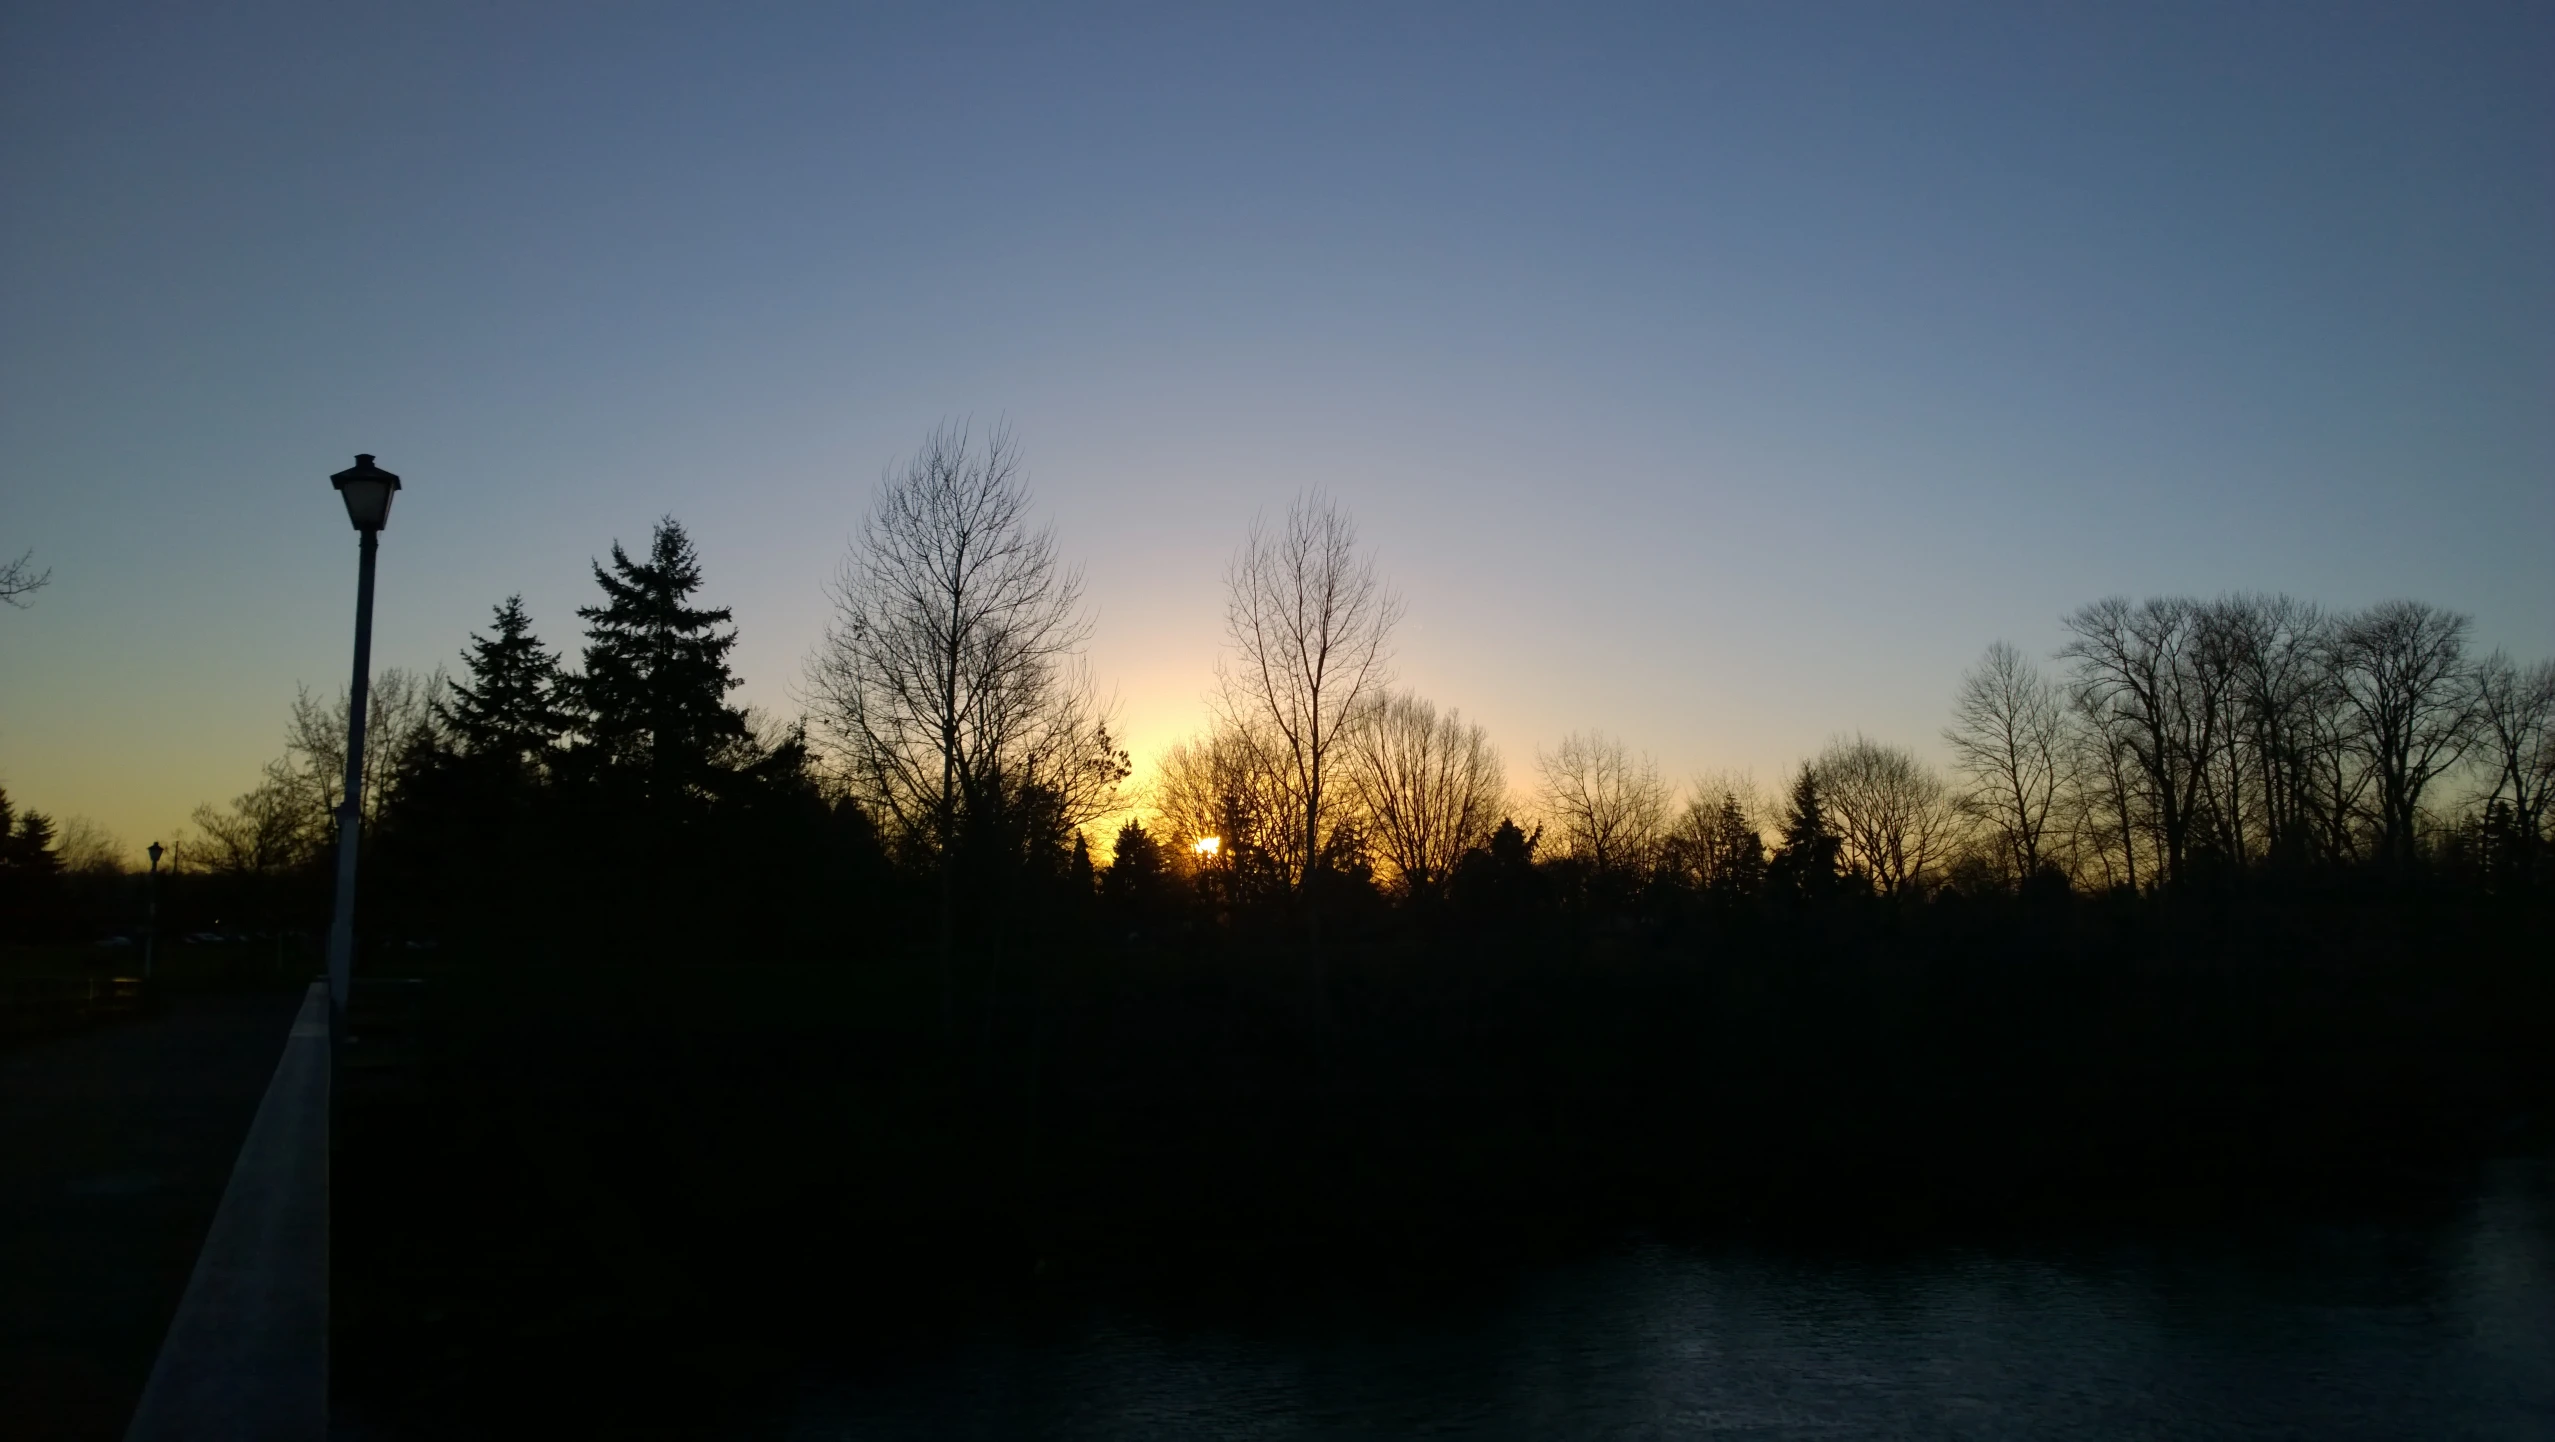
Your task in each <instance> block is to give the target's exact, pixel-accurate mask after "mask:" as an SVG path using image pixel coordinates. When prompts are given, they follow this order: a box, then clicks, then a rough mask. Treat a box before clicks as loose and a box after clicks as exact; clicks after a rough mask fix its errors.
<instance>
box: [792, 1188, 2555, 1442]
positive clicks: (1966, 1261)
mask: <svg viewBox="0 0 2555 1442" xmlns="http://www.w3.org/2000/svg"><path fill="white" fill-rule="evenodd" d="M2551 1237H2555V1208H2550V1206H2549V1197H2548V1186H2547V1170H2546V1168H2544V1167H2542V1166H2533V1165H2532V1166H2509V1167H2504V1168H2502V1169H2500V1170H2498V1171H2497V1172H2496V1173H2495V1174H2494V1175H2493V1177H2492V1179H2491V1182H2490V1185H2489V1186H2488V1187H2487V1188H2486V1190H2485V1191H2484V1192H2483V1193H2482V1194H2481V1195H2479V1196H2478V1197H2477V1198H2476V1200H2475V1201H2474V1203H2473V1204H2472V1205H2471V1206H2470V1207H2469V1208H2467V1209H2466V1211H2465V1213H2464V1214H2463V1215H2462V1216H2460V1217H2459V1218H2457V1219H2456V1220H2455V1221H2454V1222H2453V1223H2450V1224H2447V1225H2431V1226H2423V1227H2409V1226H2368V1227H2361V1228H2351V1229H2333V1228H2320V1229H2304V1230H2300V1231H2296V1232H2294V1233H2290V1234H2286V1235H2272V1236H2265V1235H2252V1236H2247V1237H2227V1238H2217V1239H2211V1240H2205V1241H2193V1240H2190V1239H2181V1240H2177V1241H2175V1242H2173V1243H2170V1244H2159V1245H2153V1246H2148V1247H2143V1248H2133V1247H2122V1246H2118V1245H2111V1246H2106V1247H2103V1248H2099V1249H2083V1250H2079V1251H2073V1252H2070V1251H2064V1250H2056V1251H2053V1250H2046V1249H2044V1250H2041V1251H2039V1252H2037V1253H2034V1254H2029V1255H2024V1254H2012V1255H1997V1254H1990V1253H1985V1252H1977V1251H1971V1252H1958V1253H1935V1254H1932V1255H1928V1256H1924V1257H1920V1258H1899V1259H1895V1260H1890V1261H1871V1260H1841V1259H1836V1258H1810V1257H1804V1256H1800V1255H1777V1254H1772V1253H1767V1252H1741V1251H1722V1252H1699V1251H1693V1250H1683V1249H1675V1248H1669V1247H1663V1246H1652V1247H1645V1248H1641V1249H1639V1250H1636V1251H1633V1252H1631V1253H1629V1254H1626V1255H1622V1256H1618V1257H1613V1258H1608V1259H1605V1260H1601V1261H1594V1262H1589V1263H1584V1264H1580V1265H1574V1266H1569V1267H1561V1268H1552V1269H1547V1270H1543V1271H1540V1272H1536V1273H1533V1274H1531V1275H1526V1276H1523V1277H1518V1278H1513V1279H1510V1280H1508V1281H1506V1282H1504V1283H1500V1284H1496V1285H1495V1286H1486V1287H1485V1288H1484V1289H1483V1290H1481V1291H1479V1292H1478V1293H1476V1294H1475V1295H1471V1296H1467V1297H1463V1298H1459V1299H1451V1300H1450V1299H1448V1298H1445V1297H1444V1296H1443V1295H1442V1294H1441V1295H1440V1296H1438V1297H1437V1298H1435V1299H1434V1300H1432V1301H1429V1302H1414V1301H1411V1300H1409V1299H1407V1298H1402V1299H1394V1298H1385V1299H1378V1298H1373V1297H1345V1296H1334V1297H1330V1298H1326V1299H1324V1300H1322V1301H1318V1302H1302V1301H1298V1302H1294V1303H1290V1304H1288V1305H1286V1306H1285V1307H1282V1308H1271V1307H1265V1306H1263V1307H1259V1308H1254V1309H1241V1308H1227V1309H1223V1310H1217V1309H1212V1308H1199V1309H1182V1310H1178V1311H1166V1310H1164V1309H1162V1308H1160V1307H1158V1306H1157V1307H1151V1308H1141V1309H1139V1308H1133V1307H1127V1306H1107V1305H1099V1304H1094V1305H1091V1306H1088V1307H1086V1308H1083V1309H1080V1310H1076V1311H1073V1312H1071V1313H1069V1314H1065V1315H1055V1314H1050V1315H1046V1316H1043V1317H1038V1318H1028V1317H1012V1318H1008V1319H1005V1320H1003V1321H1000V1322H989V1323H987V1324H985V1325H984V1326H983V1327H982V1328H980V1329H979V1330H978V1331H977V1332H976V1333H974V1334H973V1335H970V1336H967V1337H965V1338H963V1339H958V1340H954V1341H949V1342H946V1343H942V1344H937V1345H931V1346H918V1347H916V1348H914V1349H911V1350H908V1351H903V1352H898V1353H893V1354H877V1353H873V1354H869V1355H865V1356H861V1357H854V1358H846V1359H843V1360H842V1362H841V1363H840V1365H839V1366H837V1367H835V1368H832V1369H828V1371H827V1372H825V1373H824V1374H823V1375H821V1376H818V1377H816V1378H812V1379H811V1380H810V1381H809V1383H808V1385H807V1387H806V1390H805V1392H804V1394H803V1395H802V1396H801V1398H800V1399H799V1406H798V1413H797V1420H796V1421H795V1423H794V1424H793V1426H792V1428H791V1430H790V1435H791V1436H793V1437H801V1438H810V1439H814V1438H835V1437H843V1438H854V1437H857V1438H903V1437H916V1438H920V1437H986V1438H994V1437H1001V1438H1010V1437H1031V1436H1037V1437H1072V1438H1120V1437H1168V1436H1210V1437H1252V1438H1263V1437H1265V1438H1285V1437H1343V1438H1351V1437H1411V1436H1430V1437H1481V1438H1509V1437H1516V1438H1530V1437H1531V1438H1567V1437H1592V1438H1593V1437H1605V1438H1639V1437H1690V1436H1692V1437H1735V1438H1757V1437H1764V1438H1784V1437H1909V1438H1916V1437H1927V1438H1931V1437H2034V1438H2067V1437H2121V1436H2144V1437H2177V1438H2255V1437H2261V1438H2269V1437H2284V1438H2286V1437H2313V1438H2355V1437H2370V1438H2376V1437H2390V1438H2392V1437H2416V1436H2418V1437H2436V1438H2449V1437H2474V1438H2504V1437H2508V1438H2545V1437H2550V1436H2555V1253H2551V1252H2550V1249H2549V1242H2550V1238H2551Z"/></svg>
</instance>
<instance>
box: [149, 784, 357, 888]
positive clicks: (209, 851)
mask: <svg viewBox="0 0 2555 1442" xmlns="http://www.w3.org/2000/svg"><path fill="white" fill-rule="evenodd" d="M188 819H189V820H190V821H191V822H192V823H193V825H194V827H195V830H196V831H197V832H198V833H199V837H200V839H199V838H188V839H187V842H186V843H184V844H183V851H184V853H185V859H186V860H187V862H188V863H189V864H190V865H191V866H193V867H200V868H202V869H203V870H206V871H210V872H213V873H216V874H218V875H224V876H253V877H271V876H275V875H277V874H278V873H281V872H283V871H285V870H287V869H289V868H291V867H294V866H297V865H299V864H301V863H302V862H304V861H306V860H308V859H310V858H311V857H312V856H314V855H316V854H318V852H319V849H320V848H321V847H322V846H325V845H326V844H327V843H328V842H329V841H330V839H331V832H330V826H329V818H328V816H327V813H326V812H325V811H319V812H314V811H313V810H312V809H311V800H310V794H309V787H308V783H307V782H306V780H305V779H304V778H303V777H302V776H300V775H299V774H297V773H296V772H295V770H294V768H293V767H292V766H290V765H288V764H286V763H285V762H283V761H280V760H278V761H270V762H268V763H266V769H265V770H264V771H263V772H261V773H259V777H258V783H257V784H256V785H255V786H253V787H250V788H249V789H248V790H247V791H245V792H243V793H241V794H240V795H238V796H236V797H234V798H232V800H231V804H230V806H229V807H228V808H227V809H224V808H220V807H216V806H214V805H212V804H211V803H209V802H208V803H206V804H205V805H202V806H198V807H196V808H195V814H194V815H193V816H191V817H190V818H188ZM171 869H172V870H174V869H176V868H175V866H174V865H172V867H171Z"/></svg>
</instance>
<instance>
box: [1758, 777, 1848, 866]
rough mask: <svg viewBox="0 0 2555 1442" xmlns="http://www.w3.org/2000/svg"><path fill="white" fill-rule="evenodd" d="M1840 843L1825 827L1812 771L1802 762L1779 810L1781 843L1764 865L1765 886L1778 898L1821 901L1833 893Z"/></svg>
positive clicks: (1824, 808)
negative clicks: (1770, 859)
mask: <svg viewBox="0 0 2555 1442" xmlns="http://www.w3.org/2000/svg"><path fill="white" fill-rule="evenodd" d="M1844 848H1845V843H1844V839H1843V838H1841V837H1840V836H1838V835H1837V833H1836V830H1835V828H1834V827H1832V826H1830V825H1829V824H1828V817H1827V804H1826V803H1825V802H1824V801H1823V800H1821V799H1820V796H1819V776H1818V772H1817V771H1816V769H1814V768H1813V767H1812V766H1810V764H1809V763H1807V762H1804V763H1802V766H1801V774H1800V775H1799V776H1797V777H1795V778H1794V779H1793V782H1792V795H1791V797H1790V799H1789V800H1788V801H1787V802H1786V804H1785V806H1784V810H1783V843H1782V845H1780V846H1778V847H1777V848H1775V853H1774V859H1773V860H1772V861H1771V862H1769V863H1767V865H1766V883H1767V887H1768V889H1769V890H1771V891H1773V892H1775V893H1776V894H1778V895H1781V896H1785V897H1789V898H1792V899H1795V900H1801V901H1824V900H1826V899H1828V898H1829V897H1832V896H1834V895H1835V894H1836V892H1837V882H1838V880H1839V875H1840V874H1839V872H1838V869H1837V858H1838V856H1839V854H1840V853H1842V852H1843V850H1844Z"/></svg>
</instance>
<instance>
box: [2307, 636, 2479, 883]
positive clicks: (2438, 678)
mask: <svg viewBox="0 0 2555 1442" xmlns="http://www.w3.org/2000/svg"><path fill="white" fill-rule="evenodd" d="M2467 624H2468V623H2467V618H2466V617H2464V616H2461V615H2458V614H2457V613H2455V612H2453V611H2443V610H2441V609H2439V608H2438V607H2436V606H2429V605H2425V604H2423V603H2421V602H2419V601H2386V602H2382V603H2380V604H2378V605H2376V606H2373V607H2371V608H2370V609H2368V610H2367V611H2365V612H2363V613H2361V614H2360V615H2358V616H2355V617H2352V618H2351V619H2349V620H2348V621H2345V622H2344V623H2343V624H2342V626H2341V627H2340V629H2339V630H2338V631H2337V632H2336V634H2335V636H2334V642H2333V671H2334V678H2335V681H2336V683H2337V684H2338V685H2339V686H2340V688H2341V694H2342V701H2343V705H2344V707H2345V708H2346V709H2347V710H2348V711H2349V712H2350V714H2351V716H2352V718H2353V720H2354V721H2356V722H2357V723H2358V724H2357V726H2356V728H2355V731H2354V734H2353V736H2352V738H2351V744H2352V747H2353V749H2354V750H2355V751H2356V752H2357V753H2358V756H2359V759H2360V761H2361V763H2362V764H2363V765H2364V766H2366V767H2367V770H2368V774H2369V779H2370V783H2371V787H2372V789H2373V790H2374V791H2375V792H2376V793H2377V803H2378V815H2377V822H2378V852H2379V854H2380V855H2382V856H2385V857H2386V858H2388V859H2389V860H2391V861H2394V862H2396V863H2398V864H2402V863H2405V862H2409V861H2411V860H2412V859H2413V855H2414V848H2415V845H2416V843H2417V839H2418V836H2417V831H2418V827H2419V825H2420V821H2421V807H2422V793H2423V792H2424V790H2426V789H2427V788H2428V787H2429V786H2430V784H2431V782H2432V781H2433V780H2434V779H2436V778H2437V777H2438V776H2439V775H2440V774H2441V773H2442V772H2444V771H2446V770H2448V769H2449V768H2451V767H2453V766H2455V765H2456V764H2457V763H2458V761H2459V760H2460V759H2461V758H2462V757H2463V756H2464V755H2465V754H2466V749H2467V746H2468V744H2469V743H2470V742H2471V741H2472V740H2473V739H2474V731H2475V715H2476V694H2475V686H2474V676H2473V674H2472V668H2470V667H2469V665H2468V664H2467V658H2466V629H2467Z"/></svg>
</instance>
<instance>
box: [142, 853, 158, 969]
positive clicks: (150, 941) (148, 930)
mask: <svg viewBox="0 0 2555 1442" xmlns="http://www.w3.org/2000/svg"><path fill="white" fill-rule="evenodd" d="M150 856H151V879H150V880H148V881H146V882H144V883H142V979H143V980H144V981H149V980H150V979H151V961H152V958H153V957H154V956H156V955H157V954H158V952H159V949H160V843H158V842H156V841H154V842H152V843H151V851H150Z"/></svg>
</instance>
